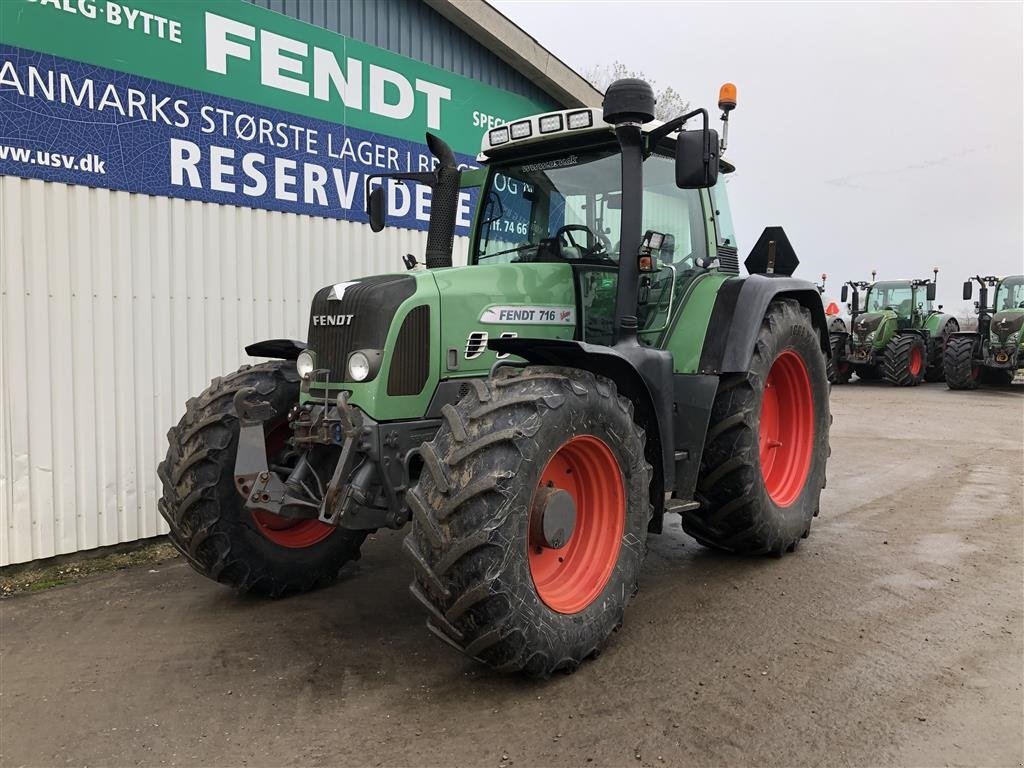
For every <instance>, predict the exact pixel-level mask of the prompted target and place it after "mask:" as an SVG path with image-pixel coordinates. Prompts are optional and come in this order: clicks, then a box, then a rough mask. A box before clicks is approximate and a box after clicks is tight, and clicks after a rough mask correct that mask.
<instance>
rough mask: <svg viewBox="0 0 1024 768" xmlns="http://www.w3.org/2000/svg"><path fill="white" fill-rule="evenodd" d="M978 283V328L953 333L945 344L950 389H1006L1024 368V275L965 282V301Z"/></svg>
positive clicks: (976, 306) (945, 363)
mask: <svg viewBox="0 0 1024 768" xmlns="http://www.w3.org/2000/svg"><path fill="white" fill-rule="evenodd" d="M975 282H977V283H978V285H979V287H980V289H981V290H980V291H979V295H978V300H977V301H976V302H974V309H975V311H976V312H977V313H978V329H977V330H976V331H973V332H963V333H954V334H953V335H952V336H951V337H950V339H949V343H948V344H947V345H946V353H945V357H944V361H943V367H944V372H945V376H946V384H948V385H949V388H950V389H976V388H977V387H978V385H979V384H988V385H994V386H1005V385H1007V384H1009V383H1010V382H1012V381H1013V377H1014V375H1015V374H1016V372H1017V371H1018V370H1020V369H1024V330H1022V327H1024V275H1011V276H1010V277H1004V278H1002V279H1000V278H998V277H994V276H992V275H989V276H987V277H982V276H981V275H975V276H974V277H973V278H971V279H970V280H968V281H967V282H965V283H964V294H963V295H964V300H965V301H966V300H969V299H971V297H972V295H973V293H974V283H975ZM993 289H994V291H993ZM990 291H992V292H993V296H992V304H991V305H990V304H989V303H988V297H989V292H990Z"/></svg>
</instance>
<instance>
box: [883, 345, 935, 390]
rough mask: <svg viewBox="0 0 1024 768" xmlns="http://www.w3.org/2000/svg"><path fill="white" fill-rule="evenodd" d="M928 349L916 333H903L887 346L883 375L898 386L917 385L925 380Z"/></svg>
mask: <svg viewBox="0 0 1024 768" xmlns="http://www.w3.org/2000/svg"><path fill="white" fill-rule="evenodd" d="M927 359H928V350H927V348H926V346H925V343H924V339H922V338H921V337H920V336H919V335H918V334H916V333H903V334H900V335H899V336H895V337H893V339H892V340H891V341H890V342H889V343H888V344H887V345H886V347H885V356H884V358H883V359H882V376H883V377H884V378H885V380H886V381H888V382H889V383H890V384H894V385H895V386H897V387H916V386H917V385H918V384H920V383H921V382H922V381H924V371H925V366H926V361H927Z"/></svg>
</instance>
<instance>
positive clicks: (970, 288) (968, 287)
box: [964, 280, 974, 301]
mask: <svg viewBox="0 0 1024 768" xmlns="http://www.w3.org/2000/svg"><path fill="white" fill-rule="evenodd" d="M973 295H974V283H972V282H971V281H970V280H968V281H967V282H966V283H964V301H967V300H968V299H969V298H971V296H973Z"/></svg>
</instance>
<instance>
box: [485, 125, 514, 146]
mask: <svg viewBox="0 0 1024 768" xmlns="http://www.w3.org/2000/svg"><path fill="white" fill-rule="evenodd" d="M487 138H488V139H490V142H491V145H492V146H497V145H499V144H508V141H509V137H508V126H507V125H503V126H502V127H501V128H494V129H493V130H491V131H490V132H489V133H488V134H487Z"/></svg>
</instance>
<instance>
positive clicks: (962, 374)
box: [942, 336, 981, 389]
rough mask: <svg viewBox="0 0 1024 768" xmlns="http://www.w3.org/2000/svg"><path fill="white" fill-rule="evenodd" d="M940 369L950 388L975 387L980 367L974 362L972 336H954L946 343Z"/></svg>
mask: <svg viewBox="0 0 1024 768" xmlns="http://www.w3.org/2000/svg"><path fill="white" fill-rule="evenodd" d="M942 371H943V374H944V375H945V377H946V386H947V387H949V388H950V389H977V388H978V383H979V382H980V379H981V376H980V373H981V369H980V367H979V366H978V365H977V364H976V363H975V362H974V337H973V336H954V337H953V338H951V339H950V340H949V342H948V343H947V344H946V351H945V353H944V354H943V356H942Z"/></svg>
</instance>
